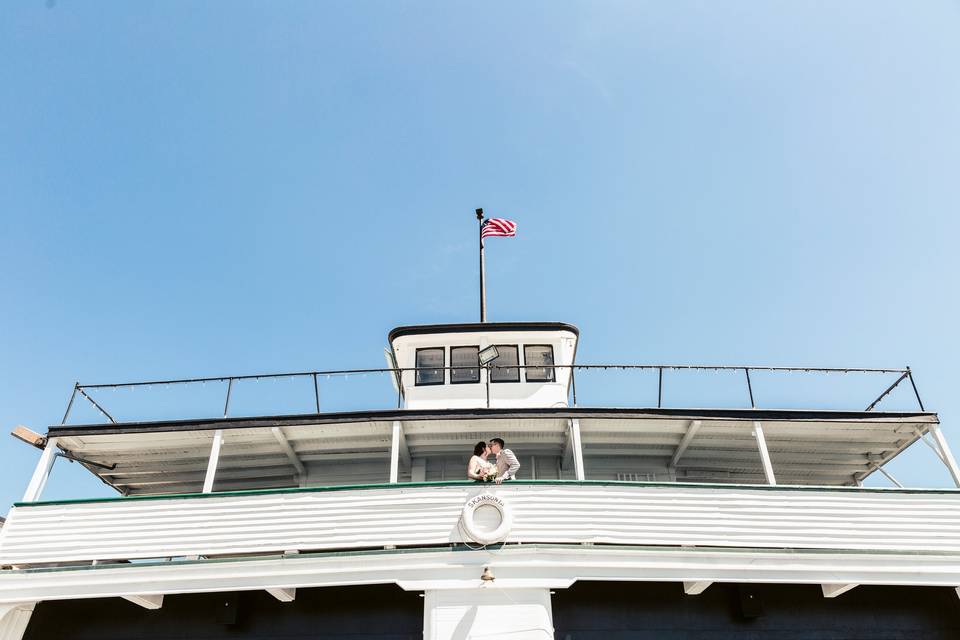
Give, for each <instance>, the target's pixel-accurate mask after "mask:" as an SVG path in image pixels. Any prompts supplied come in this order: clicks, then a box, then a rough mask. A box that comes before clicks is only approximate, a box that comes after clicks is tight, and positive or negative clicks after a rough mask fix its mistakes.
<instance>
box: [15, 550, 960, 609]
mask: <svg viewBox="0 0 960 640" xmlns="http://www.w3.org/2000/svg"><path fill="white" fill-rule="evenodd" d="M485 566H489V567H490V568H491V571H493V572H494V573H495V574H496V576H497V580H496V586H497V587H498V588H554V589H558V588H566V587H568V586H570V585H571V584H573V583H574V582H576V581H578V580H606V581H649V582H705V581H709V582H736V583H776V584H874V585H901V586H940V587H951V588H955V587H957V585H960V554H914V553H903V554H895V553H849V552H848V553H818V552H798V551H789V550H734V549H701V548H695V547H691V548H683V549H676V548H675V549H665V548H658V547H647V548H634V549H609V548H604V547H596V546H592V547H583V546H572V547H568V548H563V547H538V546H536V545H523V546H508V547H504V548H502V549H500V550H499V551H497V553H496V554H495V555H491V554H490V552H489V551H448V550H444V551H418V552H406V553H405V552H384V553H377V554H372V553H357V554H324V555H299V556H292V557H291V556H288V557H284V558H280V557H277V558H271V559H265V560H229V561H227V560H220V561H213V560H207V561H198V562H189V563H175V564H167V565H162V564H157V565H137V564H129V565H121V566H116V565H114V566H107V565H101V566H100V567H97V568H92V569H73V570H70V569H65V570H61V571H43V572H38V573H35V572H29V571H3V572H0V603H19V602H22V601H23V600H24V599H27V600H65V599H81V598H107V597H125V596H138V595H140V594H143V593H150V592H152V593H157V594H159V593H167V594H172V593H210V592H221V591H244V590H265V589H271V588H282V589H290V588H295V587H303V588H309V587H328V586H345V585H361V584H399V585H400V587H402V588H404V589H406V590H409V591H423V590H426V589H439V588H461V589H475V588H477V586H478V583H479V582H480V580H479V576H480V574H481V573H482V572H483V568H484V567H485Z"/></svg>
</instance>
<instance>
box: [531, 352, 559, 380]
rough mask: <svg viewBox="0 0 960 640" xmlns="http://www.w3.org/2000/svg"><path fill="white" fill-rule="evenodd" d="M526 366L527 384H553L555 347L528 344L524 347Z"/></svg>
mask: <svg viewBox="0 0 960 640" xmlns="http://www.w3.org/2000/svg"><path fill="white" fill-rule="evenodd" d="M523 359H524V364H525V365H527V369H526V371H527V382H553V381H554V380H556V376H555V375H554V373H553V347H551V346H550V345H548V344H546V345H543V344H528V345H525V346H524V347H523Z"/></svg>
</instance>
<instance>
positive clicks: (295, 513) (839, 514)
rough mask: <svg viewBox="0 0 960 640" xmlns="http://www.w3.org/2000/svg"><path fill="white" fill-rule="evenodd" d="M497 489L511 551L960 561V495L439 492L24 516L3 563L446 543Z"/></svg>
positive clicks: (110, 504) (546, 489)
mask: <svg viewBox="0 0 960 640" xmlns="http://www.w3.org/2000/svg"><path fill="white" fill-rule="evenodd" d="M480 491H493V492H496V493H497V494H498V495H500V496H501V497H503V498H504V499H505V500H506V501H508V502H509V503H510V504H511V506H512V507H513V513H514V525H513V529H512V531H511V533H510V535H509V538H508V541H509V542H524V543H533V542H544V543H551V542H552V543H583V542H594V543H608V544H619V545H669V546H680V545H696V546H710V547H749V548H795V549H849V550H854V549H870V550H887V551H938V552H953V553H956V552H960V492H955V491H951V492H922V493H910V492H905V491H884V492H875V491H857V490H852V491H830V490H797V489H790V488H778V489H776V490H764V489H753V488H744V487H740V488H738V487H729V488H726V487H690V486H682V485H677V486H675V487H674V486H666V487H665V486H622V485H621V486H617V485H577V484H570V485H551V484H544V485H537V484H515V485H503V486H501V487H494V486H491V485H485V486H479V485H469V486H464V485H455V486H425V487H415V486H414V487H404V486H403V485H399V486H396V487H394V488H372V489H345V490H339V491H319V492H311V491H302V492H283V493H275V494H263V495H247V496H243V495H232V496H231V495H225V496H215V495H214V496H211V497H206V498H199V497H194V498H168V499H158V500H136V499H128V500H122V499H121V500H115V501H107V502H89V503H71V504H60V505H58V504H49V505H42V504H41V505H36V506H21V507H15V508H14V509H12V510H11V513H10V517H9V519H8V521H7V523H6V526H4V527H3V529H2V530H0V564H7V565H9V564H31V563H43V562H73V561H89V560H105V559H136V558H164V557H177V556H190V555H197V554H199V555H204V556H208V555H209V556H212V555H225V554H244V553H276V552H283V551H287V550H293V549H297V550H300V551H311V550H329V549H355V548H369V547H382V546H385V545H395V546H397V547H401V546H413V545H443V544H448V543H451V542H458V541H460V540H461V535H460V532H459V528H458V521H459V516H460V511H461V509H462V507H463V505H464V503H465V502H466V501H467V499H468V498H469V497H471V496H473V495H476V494H477V493H479V492H480Z"/></svg>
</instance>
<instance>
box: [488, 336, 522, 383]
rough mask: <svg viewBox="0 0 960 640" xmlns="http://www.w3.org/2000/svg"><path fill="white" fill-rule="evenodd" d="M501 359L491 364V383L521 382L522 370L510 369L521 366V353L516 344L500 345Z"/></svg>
mask: <svg viewBox="0 0 960 640" xmlns="http://www.w3.org/2000/svg"><path fill="white" fill-rule="evenodd" d="M496 347H497V351H498V352H500V357H499V358H497V359H496V360H494V361H493V362H491V363H490V382H520V369H519V368H518V367H509V368H503V367H508V366H509V365H516V364H520V353H519V350H518V349H517V345H515V344H498V345H496Z"/></svg>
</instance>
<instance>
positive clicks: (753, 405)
mask: <svg viewBox="0 0 960 640" xmlns="http://www.w3.org/2000/svg"><path fill="white" fill-rule="evenodd" d="M743 372H744V373H745V374H747V392H748V393H749V394H750V408H751V409H756V408H757V405H756V403H755V402H754V401H753V385H752V384H750V368H749V367H744V368H743Z"/></svg>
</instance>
